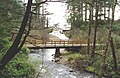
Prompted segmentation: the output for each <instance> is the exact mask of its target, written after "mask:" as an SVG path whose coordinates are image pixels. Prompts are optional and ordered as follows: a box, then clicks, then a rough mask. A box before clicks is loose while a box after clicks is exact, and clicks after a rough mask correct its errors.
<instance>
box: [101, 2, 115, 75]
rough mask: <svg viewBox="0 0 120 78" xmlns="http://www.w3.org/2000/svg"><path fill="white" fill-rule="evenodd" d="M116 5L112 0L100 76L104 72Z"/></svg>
mask: <svg viewBox="0 0 120 78" xmlns="http://www.w3.org/2000/svg"><path fill="white" fill-rule="evenodd" d="M116 3H117V0H114V1H113V5H112V20H111V22H110V26H109V33H108V40H107V42H106V48H105V52H104V57H103V67H102V70H103V71H102V74H104V72H105V71H106V70H105V69H104V67H105V63H106V54H107V52H108V46H109V43H110V40H111V34H112V27H113V23H114V13H115V7H116Z"/></svg>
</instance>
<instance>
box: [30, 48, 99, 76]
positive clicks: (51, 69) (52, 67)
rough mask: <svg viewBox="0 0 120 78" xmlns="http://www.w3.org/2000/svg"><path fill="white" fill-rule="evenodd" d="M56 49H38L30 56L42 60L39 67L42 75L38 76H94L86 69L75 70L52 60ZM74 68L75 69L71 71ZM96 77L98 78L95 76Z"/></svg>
mask: <svg viewBox="0 0 120 78" xmlns="http://www.w3.org/2000/svg"><path fill="white" fill-rule="evenodd" d="M54 53H55V49H46V50H36V51H35V53H31V54H30V55H29V56H30V57H32V59H33V60H35V59H37V60H40V61H42V64H41V65H39V67H38V69H39V72H40V76H39V77H38V78H94V77H93V75H92V74H90V73H87V72H84V71H74V70H73V69H71V68H69V67H67V66H65V65H62V64H59V63H55V62H52V60H53V58H54V57H53V56H52V55H53V54H54ZM71 70H73V71H71ZM95 78H98V77H97V76H95Z"/></svg>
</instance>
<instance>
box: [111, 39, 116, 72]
mask: <svg viewBox="0 0 120 78" xmlns="http://www.w3.org/2000/svg"><path fill="white" fill-rule="evenodd" d="M110 46H111V49H112V56H113V62H114V68H113V70H114V71H116V70H117V60H116V54H115V47H114V43H113V38H112V37H111V39H110Z"/></svg>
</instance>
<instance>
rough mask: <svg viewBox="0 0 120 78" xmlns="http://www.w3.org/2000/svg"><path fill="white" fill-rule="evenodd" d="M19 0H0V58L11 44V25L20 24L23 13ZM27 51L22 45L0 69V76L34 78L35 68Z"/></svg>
mask: <svg viewBox="0 0 120 78" xmlns="http://www.w3.org/2000/svg"><path fill="white" fill-rule="evenodd" d="M18 1H19V0H1V1H0V60H1V59H2V57H3V56H4V54H5V53H6V52H7V50H8V49H9V48H10V46H11V42H10V34H11V33H10V32H11V31H13V30H12V29H13V27H14V28H16V27H18V26H20V22H16V20H17V21H21V20H22V16H23V15H21V14H22V13H23V9H22V5H21V4H20V3H19V2H18ZM28 54H29V51H28V49H27V48H26V47H23V48H22V49H21V51H20V52H19V53H18V54H17V55H16V56H15V57H14V58H13V59H12V60H11V61H10V62H9V63H8V64H7V65H6V67H5V68H4V69H3V70H0V78H34V75H35V73H36V70H35V69H34V64H31V63H29V60H28V59H29V57H28Z"/></svg>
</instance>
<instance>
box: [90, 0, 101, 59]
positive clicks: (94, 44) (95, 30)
mask: <svg viewBox="0 0 120 78" xmlns="http://www.w3.org/2000/svg"><path fill="white" fill-rule="evenodd" d="M95 8H96V12H95V29H94V41H93V50H92V53H91V57H94V55H95V48H96V35H97V27H98V10H99V6H98V0H96V4H95Z"/></svg>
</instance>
